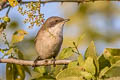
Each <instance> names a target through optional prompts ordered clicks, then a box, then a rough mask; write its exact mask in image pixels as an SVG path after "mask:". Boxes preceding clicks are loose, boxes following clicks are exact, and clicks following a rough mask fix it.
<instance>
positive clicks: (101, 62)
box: [98, 54, 111, 71]
mask: <svg viewBox="0 0 120 80" xmlns="http://www.w3.org/2000/svg"><path fill="white" fill-rule="evenodd" d="M98 62H99V70H100V71H101V70H102V69H103V68H105V67H110V66H111V64H110V62H109V61H108V60H107V59H105V57H104V55H103V54H102V55H101V56H99V57H98Z"/></svg>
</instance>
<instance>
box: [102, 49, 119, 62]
mask: <svg viewBox="0 0 120 80" xmlns="http://www.w3.org/2000/svg"><path fill="white" fill-rule="evenodd" d="M103 54H104V57H105V58H106V59H107V60H109V61H110V63H111V64H115V63H116V62H117V61H118V60H120V49H113V48H106V49H105V50H104V53H103Z"/></svg>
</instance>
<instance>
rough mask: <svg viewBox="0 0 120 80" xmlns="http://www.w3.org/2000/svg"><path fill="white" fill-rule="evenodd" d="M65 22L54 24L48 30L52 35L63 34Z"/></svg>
mask: <svg viewBox="0 0 120 80" xmlns="http://www.w3.org/2000/svg"><path fill="white" fill-rule="evenodd" d="M64 24H65V22H61V23H58V24H56V25H55V26H54V27H51V28H49V32H50V33H52V34H53V35H54V36H63V26H64Z"/></svg>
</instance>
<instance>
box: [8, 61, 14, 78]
mask: <svg viewBox="0 0 120 80" xmlns="http://www.w3.org/2000/svg"><path fill="white" fill-rule="evenodd" d="M13 69H14V66H13V64H9V63H7V65H6V80H14V70H13Z"/></svg>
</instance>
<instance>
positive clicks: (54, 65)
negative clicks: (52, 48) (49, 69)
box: [52, 58, 56, 67]
mask: <svg viewBox="0 0 120 80" xmlns="http://www.w3.org/2000/svg"><path fill="white" fill-rule="evenodd" d="M52 61H53V67H56V64H55V61H56V59H55V58H53V59H52Z"/></svg>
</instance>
